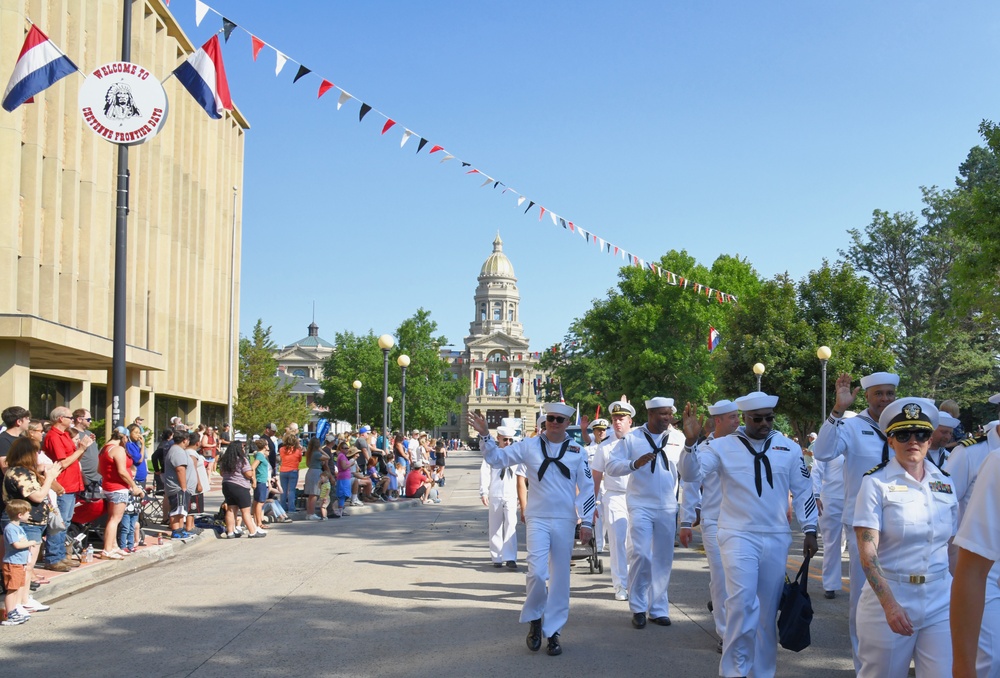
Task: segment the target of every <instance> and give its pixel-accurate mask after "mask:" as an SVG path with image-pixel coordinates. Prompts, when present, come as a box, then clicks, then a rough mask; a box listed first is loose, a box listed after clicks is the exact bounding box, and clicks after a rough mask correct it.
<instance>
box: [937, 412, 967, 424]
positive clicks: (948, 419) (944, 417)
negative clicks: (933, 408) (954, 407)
mask: <svg viewBox="0 0 1000 678" xmlns="http://www.w3.org/2000/svg"><path fill="white" fill-rule="evenodd" d="M961 423H962V422H960V421H959V420H958V419H956V418H955V417H953V416H951V415H950V414H948V413H947V412H938V426H947V427H948V428H955V427H956V426H958V425H959V424H961Z"/></svg>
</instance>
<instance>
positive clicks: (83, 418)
mask: <svg viewBox="0 0 1000 678" xmlns="http://www.w3.org/2000/svg"><path fill="white" fill-rule="evenodd" d="M79 419H80V421H94V420H93V419H91V418H90V417H79Z"/></svg>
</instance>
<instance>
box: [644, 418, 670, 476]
mask: <svg viewBox="0 0 1000 678" xmlns="http://www.w3.org/2000/svg"><path fill="white" fill-rule="evenodd" d="M642 435H644V436H646V440H647V441H649V446H650V447H652V448H653V461H651V462H649V472H650V473H656V458H657V457H660V458H661V459H663V470H664V471H670V464H669V462H667V453H666V452H664V451H663V445H664V444H666V443H661V444H660V445H659V446H657V444H656V443H654V442H653V436H651V435H649V431H647V430H646V429H642ZM666 439H667V436H666V435H664V436H663V438H662V439H661V440H664V441H665V440H666Z"/></svg>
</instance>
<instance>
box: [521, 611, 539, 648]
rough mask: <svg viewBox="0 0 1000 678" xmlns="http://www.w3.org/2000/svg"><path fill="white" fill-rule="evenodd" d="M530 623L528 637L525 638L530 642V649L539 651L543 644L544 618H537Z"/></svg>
mask: <svg viewBox="0 0 1000 678" xmlns="http://www.w3.org/2000/svg"><path fill="white" fill-rule="evenodd" d="M528 623H529V624H530V626H529V628H528V637H527V638H525V639H524V640H525V642H526V643H527V644H528V649H529V650H531V651H532V652H538V649H539V648H540V647H541V646H542V620H541V619H536V620H534V621H532V622H528Z"/></svg>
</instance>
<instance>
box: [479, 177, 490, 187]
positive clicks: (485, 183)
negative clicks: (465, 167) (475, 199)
mask: <svg viewBox="0 0 1000 678" xmlns="http://www.w3.org/2000/svg"><path fill="white" fill-rule="evenodd" d="M492 183H493V179H491V178H490V177H486V180H485V181H484V182H483V183H481V184H480V185H479V188H486V187H487V186H489V185H490V184H492Z"/></svg>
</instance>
